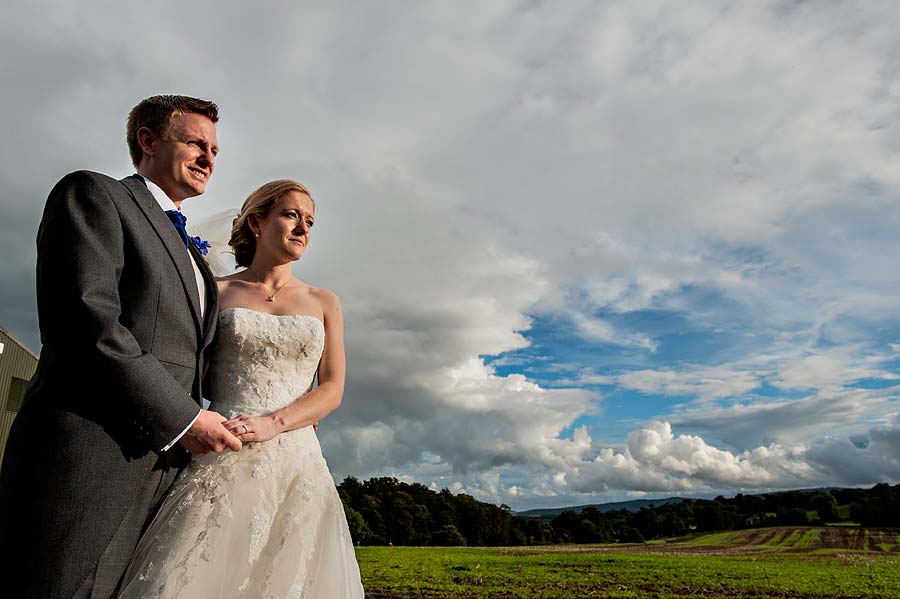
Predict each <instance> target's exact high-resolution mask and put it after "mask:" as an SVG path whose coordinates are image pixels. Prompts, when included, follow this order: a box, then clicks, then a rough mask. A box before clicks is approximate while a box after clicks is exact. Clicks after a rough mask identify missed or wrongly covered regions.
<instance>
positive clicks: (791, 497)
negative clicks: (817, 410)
mask: <svg viewBox="0 0 900 599" xmlns="http://www.w3.org/2000/svg"><path fill="white" fill-rule="evenodd" d="M338 493H339V494H340V497H341V501H342V502H343V504H344V511H345V513H346V515H347V522H348V524H349V525H350V533H351V535H352V536H353V540H354V542H355V543H357V544H359V545H415V546H428V545H431V546H444V547H447V546H469V547H496V546H510V545H549V544H554V543H615V542H620V543H635V542H642V541H646V540H651V539H657V538H667V537H677V536H681V535H686V534H690V533H693V532H714V531H721V530H733V529H742V528H754V527H761V526H778V525H809V524H826V523H831V522H838V521H842V520H844V521H846V520H847V519H849V520H851V521H853V522H855V523H857V524H859V525H861V526H867V527H900V484H898V485H894V486H891V485H889V484H887V483H881V484H878V485H875V486H874V487H872V488H871V489H826V490H815V491H784V492H778V493H767V494H763V495H743V494H739V495H737V496H735V497H731V498H726V497H722V496H719V497H716V498H715V499H686V500H684V501H681V502H677V503H669V504H665V505H660V506H658V507H652V506H651V507H645V508H641V509H640V510H638V511H628V510H625V509H621V510H614V511H601V510H599V509H597V508H595V507H587V508H585V509H583V510H581V511H580V512H575V511H564V512H562V513H561V514H559V515H558V516H555V517H552V518H524V517H520V516H517V515H516V514H514V513H513V512H512V511H511V510H510V508H509V506H507V505H501V506H496V505H493V504H490V503H484V502H481V501H478V500H476V499H475V498H473V497H471V496H469V495H465V494H458V495H454V494H453V493H451V492H450V491H448V490H447V489H442V490H441V491H433V490H431V489H429V488H428V487H426V486H425V485H422V484H419V483H412V484H408V483H404V482H402V481H400V480H398V479H396V478H391V477H383V478H372V479H369V480H367V481H365V482H360V481H359V480H358V479H356V478H354V477H348V478H346V479H344V481H343V482H341V484H340V485H338Z"/></svg>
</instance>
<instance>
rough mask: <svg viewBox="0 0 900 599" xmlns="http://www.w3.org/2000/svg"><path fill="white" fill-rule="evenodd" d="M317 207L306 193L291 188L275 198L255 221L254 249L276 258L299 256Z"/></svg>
mask: <svg viewBox="0 0 900 599" xmlns="http://www.w3.org/2000/svg"><path fill="white" fill-rule="evenodd" d="M315 218H316V209H315V206H314V205H313V202H312V200H311V199H310V197H309V196H308V195H306V194H305V193H301V192H299V191H291V192H288V193H287V194H285V195H283V196H282V197H280V198H278V200H277V201H276V202H275V205H274V206H272V209H271V210H270V211H269V214H268V215H266V217H265V218H263V219H260V220H259V221H258V224H259V238H257V243H256V251H257V253H259V252H263V253H265V254H266V255H267V256H271V257H272V258H275V259H276V260H279V259H282V260H285V259H286V260H288V261H291V262H294V261H297V260H299V259H300V258H301V257H302V256H303V252H304V251H305V250H306V246H307V245H309V230H310V229H311V228H312V226H313V223H314V222H315Z"/></svg>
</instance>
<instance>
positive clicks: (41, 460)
mask: <svg viewBox="0 0 900 599" xmlns="http://www.w3.org/2000/svg"><path fill="white" fill-rule="evenodd" d="M217 121H218V108H217V106H216V105H215V104H214V103H212V102H209V101H205V100H198V99H196V98H190V97H185V96H154V97H152V98H147V99H146V100H144V101H142V102H141V103H140V104H138V105H137V106H135V107H134V109H132V111H131V114H130V115H129V117H128V125H127V138H128V147H129V151H130V153H131V158H132V161H133V162H134V165H135V167H136V168H137V172H138V174H137V175H132V176H131V177H128V178H126V179H122V180H121V181H116V180H115V179H111V178H109V177H106V176H105V175H101V174H98V173H93V172H89V171H78V172H74V173H71V174H69V175H67V176H66V177H64V178H63V179H62V180H61V181H60V182H59V183H58V184H57V185H56V187H54V188H53V191H51V192H50V196H49V198H48V199H47V204H46V206H45V208H44V216H43V219H42V220H41V224H40V228H39V230H38V237H37V250H38V259H37V300H38V317H39V322H40V330H41V342H42V344H43V347H42V349H41V357H40V361H39V363H38V367H37V372H36V373H35V376H34V378H33V379H32V381H31V384H30V385H29V387H28V390H27V392H26V395H25V399H24V402H23V405H22V408H21V410H20V412H19V414H18V416H17V417H16V420H15V422H14V423H13V428H12V431H11V433H10V436H9V442H8V445H7V448H6V453H5V457H4V461H3V468H2V472H0V543H2V545H3V553H4V554H5V555H4V556H3V557H2V559H0V581H2V582H0V595H2V596H4V597H16V598H17V599H20V598H32V597H33V598H38V597H40V598H41V599H47V598H63V597H64V598H67V599H68V598H83V597H84V598H87V597H93V598H98V597H99V598H102V599H108V598H109V597H111V596H113V594H114V593H115V589H116V585H117V584H118V582H119V579H120V578H121V576H122V574H123V573H124V570H125V567H126V566H127V564H128V560H129V558H130V556H131V553H132V551H133V550H134V547H135V546H136V544H137V541H138V537H139V535H140V533H141V530H142V529H143V527H144V526H145V524H146V523H147V521H148V519H149V518H150V516H151V515H152V513H153V511H154V510H155V508H156V507H157V506H158V505H159V503H160V502H161V500H162V499H163V497H164V496H165V494H166V492H167V491H168V489H169V487H170V485H171V483H172V481H173V480H174V477H175V475H176V474H177V473H178V470H179V469H180V468H181V467H182V466H183V465H184V464H185V463H186V461H187V457H188V456H187V454H188V452H190V453H192V454H203V453H207V452H210V451H215V452H219V451H223V450H224V449H226V448H227V449H231V450H234V451H238V450H240V448H241V443H240V441H239V440H238V439H237V438H236V437H235V436H234V435H232V434H231V433H230V432H229V431H228V430H227V429H226V428H225V427H224V426H223V425H222V422H223V421H224V420H225V419H224V418H223V417H222V416H220V415H219V414H217V413H215V412H210V411H207V410H202V409H200V405H199V404H200V377H201V373H202V372H203V366H204V355H203V352H204V349H205V348H206V346H207V345H208V344H209V342H210V340H211V339H212V337H213V333H214V330H215V323H216V312H217V294H216V284H215V281H214V279H213V276H212V273H211V272H210V271H209V268H208V267H207V266H206V263H205V262H204V261H203V259H202V258H201V255H200V252H198V247H196V246H197V245H198V244H196V243H195V242H194V241H193V240H191V239H190V237H189V236H188V235H187V234H186V232H185V230H184V223H183V217H181V214H180V208H181V202H182V201H183V200H184V199H185V198H189V197H193V196H198V195H200V194H202V193H203V192H204V190H205V188H206V184H207V182H208V181H209V177H210V176H211V175H212V172H213V166H214V163H215V157H216V152H217V151H218V145H217V141H216V126H215V123H216V122H217ZM167 210H168V211H170V214H167V212H166V211H167Z"/></svg>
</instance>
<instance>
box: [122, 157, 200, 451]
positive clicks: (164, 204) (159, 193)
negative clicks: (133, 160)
mask: <svg viewBox="0 0 900 599" xmlns="http://www.w3.org/2000/svg"><path fill="white" fill-rule="evenodd" d="M138 176H139V177H141V178H142V179H143V180H144V183H146V184H147V189H148V190H150V194H151V195H152V196H153V198H154V199H155V200H156V202H157V203H158V204H159V207H160V208H162V209H163V211H166V210H178V208H177V207H176V206H175V202H173V201H172V199H171V198H170V197H169V196H167V195H166V192H164V191H163V190H162V189H160V187H159V186H158V185H157V184H156V183H154V182H153V181H151V180H150V179H148V178H147V177H145V176H143V175H138ZM179 212H180V210H179ZM172 226H174V225H172ZM184 251H186V252H187V254H188V256H189V257H190V259H191V266H193V267H194V278H195V279H196V282H197V292H198V293H199V294H200V321H201V322H202V321H203V315H204V314H205V313H206V285H205V284H204V283H203V275H202V274H201V273H200V267H199V266H197V262H196V261H194V257H193V256H191V253H190V252H189V251H188V249H187V248H185V249H184ZM199 417H200V411H199V410H198V411H197V415H196V416H194V419H193V420H191V423H190V424H188V425H187V428H185V429H184V430H183V431H181V434H180V435H178V436H177V437H175V438H174V439H172V440H171V441H170V442H169V444H168V445H166V446H165V447H163V448H162V451H167V450H168V449H169V448H171V447H172V446H173V445H175V444H176V443H178V440H179V439H180V438H182V437H183V436H184V434H185V433H186V432H188V430H189V429H190V428H191V427H192V426H194V423H195V422H196V421H197V418H199Z"/></svg>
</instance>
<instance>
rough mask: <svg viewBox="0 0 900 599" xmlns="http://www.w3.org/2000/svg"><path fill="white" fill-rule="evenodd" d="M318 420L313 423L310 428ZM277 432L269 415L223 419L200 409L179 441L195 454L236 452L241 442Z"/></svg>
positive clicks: (258, 440) (266, 437) (265, 438)
mask: <svg viewBox="0 0 900 599" xmlns="http://www.w3.org/2000/svg"><path fill="white" fill-rule="evenodd" d="M318 429H319V423H318V422H316V423H314V424H313V430H314V431H317V430H318ZM279 433H281V431H280V430H279V429H278V426H277V425H276V423H275V419H274V418H272V417H271V416H248V415H247V414H240V415H238V416H235V417H234V418H225V417H224V416H222V415H221V414H219V413H218V412H213V411H212V410H200V415H199V416H198V417H197V420H195V421H194V424H193V425H191V428H189V429H188V431H187V432H186V433H185V434H184V435H183V436H182V437H181V439H179V443H181V445H182V446H183V447H184V448H185V449H187V450H188V452H190V454H191V455H195V456H199V455H205V454H207V453H210V452H215V453H220V452H222V451H224V450H225V449H230V450H232V451H240V450H241V447H242V446H243V444H244V443H263V442H265V441H268V440H270V439H273V438H275V437H276V436H277V435H278V434H279Z"/></svg>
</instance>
